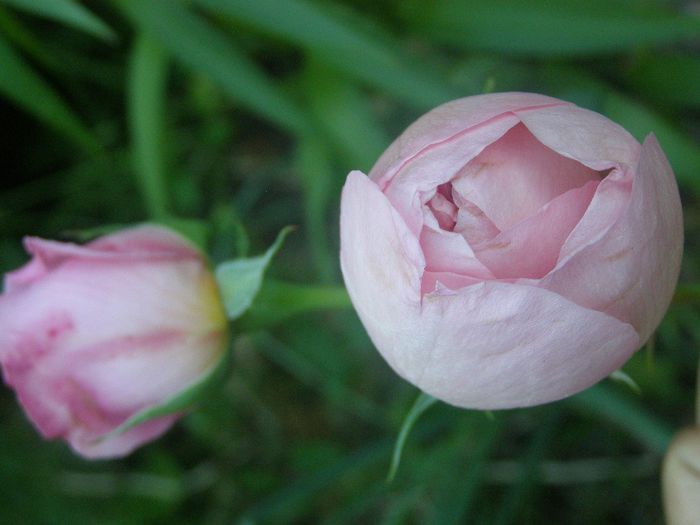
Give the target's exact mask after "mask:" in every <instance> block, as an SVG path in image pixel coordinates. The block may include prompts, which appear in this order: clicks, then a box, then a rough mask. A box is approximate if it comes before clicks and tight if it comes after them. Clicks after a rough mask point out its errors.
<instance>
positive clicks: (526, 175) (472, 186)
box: [452, 124, 600, 230]
mask: <svg viewBox="0 0 700 525" xmlns="http://www.w3.org/2000/svg"><path fill="white" fill-rule="evenodd" d="M593 180H596V181H597V180H600V175H599V174H598V172H596V171H594V170H592V169H590V168H587V167H585V166H584V165H583V164H581V163H579V162H576V161H574V160H571V159H568V158H566V157H563V156H561V155H559V154H557V153H556V152H554V151H552V150H551V149H549V148H547V147H546V146H544V145H542V143H540V142H538V141H537V139H536V138H535V137H533V135H532V134H531V133H530V132H529V131H528V129H527V128H526V127H525V126H523V125H522V124H518V125H517V126H515V127H513V128H512V129H510V130H509V131H508V132H507V133H506V134H505V135H503V136H502V137H501V138H500V139H498V140H497V141H496V142H494V143H493V144H491V145H490V146H488V147H487V148H486V149H484V150H483V151H482V152H481V153H480V154H479V155H478V156H477V157H476V158H474V159H473V160H471V161H470V162H469V164H468V165H467V166H466V167H465V168H464V169H463V170H462V171H461V172H460V174H459V176H458V177H457V178H456V179H455V180H454V181H452V187H453V191H454V192H455V193H457V194H459V195H460V196H461V197H462V198H464V199H465V200H468V201H471V202H473V203H474V204H475V205H476V206H478V207H479V208H480V209H481V210H483V212H484V213H485V214H486V216H487V217H488V218H489V219H490V220H491V221H493V223H494V224H495V225H496V227H498V228H499V229H500V230H505V229H506V228H509V227H510V226H512V225H514V224H516V223H517V222H519V221H522V220H523V219H525V218H527V217H529V216H531V215H534V214H535V213H536V212H537V210H539V209H540V208H541V207H542V206H544V205H545V204H547V203H548V202H549V201H551V200H552V199H553V198H555V197H556V196H557V195H561V194H562V193H564V192H566V191H568V190H571V189H573V188H578V187H580V186H583V185H584V184H586V183H587V182H589V181H593Z"/></svg>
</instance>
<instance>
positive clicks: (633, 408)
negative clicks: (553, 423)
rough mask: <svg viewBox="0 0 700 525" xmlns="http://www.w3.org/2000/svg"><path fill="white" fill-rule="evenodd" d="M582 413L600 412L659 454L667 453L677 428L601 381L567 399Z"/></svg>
mask: <svg viewBox="0 0 700 525" xmlns="http://www.w3.org/2000/svg"><path fill="white" fill-rule="evenodd" d="M565 403H567V404H571V405H572V406H574V407H575V408H576V410H578V411H580V412H585V413H589V414H596V415H598V416H603V417H604V418H605V419H608V420H609V421H610V422H611V423H612V424H614V425H617V426H619V427H622V428H624V429H625V430H627V432H629V434H630V435H631V436H634V437H635V438H637V439H638V440H639V441H640V442H641V443H643V444H644V445H646V446H647V447H648V448H649V449H650V450H653V451H654V452H656V453H657V454H659V455H663V454H664V453H665V452H666V448H667V447H668V444H669V443H670V442H671V438H672V437H673V430H672V429H671V428H670V427H669V426H668V425H667V424H666V423H665V422H663V421H661V420H659V419H658V418H657V417H656V416H655V415H654V414H653V413H650V412H648V411H647V410H646V409H645V408H644V407H643V406H642V405H641V404H640V403H639V401H637V400H632V399H629V398H628V397H625V396H623V395H621V394H619V393H618V392H617V391H615V390H613V389H611V388H610V387H608V386H607V385H603V384H598V385H595V386H592V387H591V388H589V389H587V390H584V391H583V392H581V393H579V394H577V395H575V396H573V397H572V398H570V399H569V400H567V401H565Z"/></svg>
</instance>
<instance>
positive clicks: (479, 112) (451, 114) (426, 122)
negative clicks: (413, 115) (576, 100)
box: [369, 93, 570, 189]
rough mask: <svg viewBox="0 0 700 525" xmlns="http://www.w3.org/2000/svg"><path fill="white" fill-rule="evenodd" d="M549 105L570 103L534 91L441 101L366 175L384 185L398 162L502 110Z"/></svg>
mask: <svg viewBox="0 0 700 525" xmlns="http://www.w3.org/2000/svg"><path fill="white" fill-rule="evenodd" d="M550 105H551V106H559V105H570V104H569V103H567V102H563V101H561V100H557V99H555V98H551V97H546V96H544V95H537V94H534V93H492V94H488V95H479V96H474V97H465V98H461V99H459V100H453V101H451V102H448V103H446V104H443V105H441V106H439V107H437V108H435V109H433V110H432V111H430V112H428V113H426V114H425V115H423V116H422V117H421V118H419V119H418V120H416V121H415V122H414V123H413V124H411V125H410V126H409V127H408V129H406V131H404V132H403V133H402V134H401V136H400V137H399V138H397V139H396V140H395V141H394V142H393V143H392V144H391V145H390V146H389V148H387V150H386V151H385V152H384V153H383V154H382V156H381V157H380V158H379V160H378V161H377V163H376V164H375V165H374V167H373V168H372V171H371V172H370V174H369V175H370V178H371V179H372V180H374V181H375V182H376V183H377V184H379V186H380V187H381V188H382V189H384V187H385V186H386V184H387V183H388V181H389V180H391V179H392V178H393V176H394V175H395V174H396V172H397V171H398V170H399V168H400V167H401V165H402V164H404V163H405V162H406V161H407V160H408V159H410V158H411V157H413V156H415V155H417V154H418V153H419V152H420V151H422V150H424V149H425V148H428V147H430V146H431V145H434V144H438V143H441V142H443V141H446V140H448V139H450V138H451V137H453V136H454V135H457V134H458V133H462V132H464V131H465V130H467V129H469V128H472V127H474V126H478V125H480V124H482V123H483V122H486V121H488V120H490V119H493V118H494V117H497V116H499V115H503V114H504V113H508V112H512V111H517V110H520V109H523V108H532V107H546V106H550Z"/></svg>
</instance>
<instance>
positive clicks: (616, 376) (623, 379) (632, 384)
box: [609, 370, 642, 395]
mask: <svg viewBox="0 0 700 525" xmlns="http://www.w3.org/2000/svg"><path fill="white" fill-rule="evenodd" d="M609 377H610V379H612V380H613V381H617V382H618V383H622V384H623V385H626V386H627V387H629V389H630V390H631V391H632V392H634V393H635V394H637V395H641V394H642V389H641V388H640V387H639V385H638V384H637V382H636V381H635V380H634V379H632V378H631V377H630V376H629V375H627V374H626V373H625V372H623V371H622V370H615V371H614V372H613V373H612V374H610V376H609Z"/></svg>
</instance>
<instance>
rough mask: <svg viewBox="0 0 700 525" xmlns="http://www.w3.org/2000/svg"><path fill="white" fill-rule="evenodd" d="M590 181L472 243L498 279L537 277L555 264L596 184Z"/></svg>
mask: <svg viewBox="0 0 700 525" xmlns="http://www.w3.org/2000/svg"><path fill="white" fill-rule="evenodd" d="M598 184H599V182H598V181H591V182H589V183H587V184H585V185H584V186H583V187H581V188H576V189H573V190H569V191H567V192H566V193H564V194H562V195H559V196H558V197H556V198H555V199H553V200H552V201H551V202H549V203H547V204H546V205H545V206H544V207H543V208H542V209H541V210H540V211H539V213H537V214H535V215H533V216H532V217H529V218H527V219H525V220H523V221H521V222H519V223H517V224H515V225H514V226H512V227H510V228H509V229H507V230H505V231H503V232H501V233H500V234H499V235H497V236H496V237H494V238H493V239H491V240H489V241H487V242H486V243H484V244H482V245H478V246H475V247H474V250H475V252H476V256H477V258H478V259H479V260H480V261H481V262H482V263H484V265H486V267H487V268H488V269H489V270H491V272H493V274H494V275H495V276H496V278H498V279H513V278H518V277H527V278H533V279H534V278H539V277H543V276H544V275H545V274H546V273H547V272H549V271H550V270H551V269H552V268H554V266H555V264H556V262H557V259H558V258H559V253H560V251H561V249H562V245H563V244H564V241H565V240H566V238H567V237H568V235H569V234H570V233H571V230H573V228H574V227H575V226H576V224H577V223H578V222H579V221H580V220H581V217H582V216H583V214H584V212H585V211H586V208H587V207H588V205H589V203H590V202H591V199H592V198H593V194H594V192H595V190H596V187H597V186H598Z"/></svg>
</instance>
